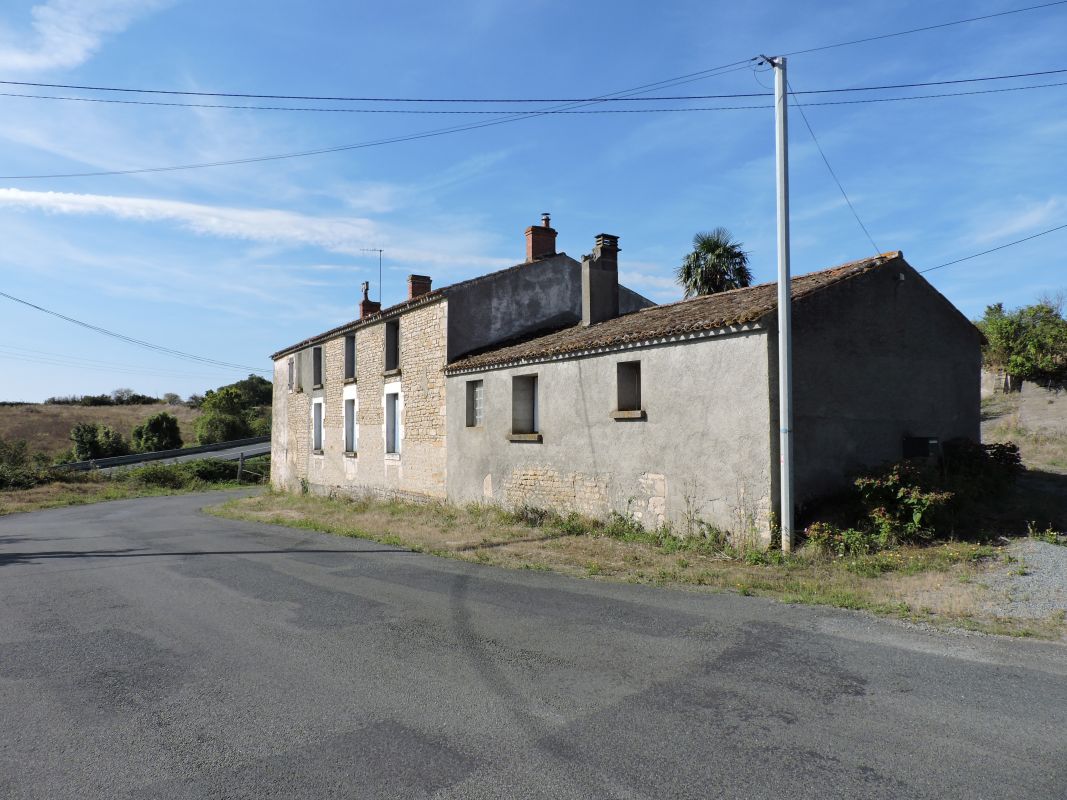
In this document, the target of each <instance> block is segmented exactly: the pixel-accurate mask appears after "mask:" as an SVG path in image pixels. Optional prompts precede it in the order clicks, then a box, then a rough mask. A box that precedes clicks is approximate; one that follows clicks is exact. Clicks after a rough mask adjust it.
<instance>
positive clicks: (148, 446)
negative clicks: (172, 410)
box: [132, 411, 182, 453]
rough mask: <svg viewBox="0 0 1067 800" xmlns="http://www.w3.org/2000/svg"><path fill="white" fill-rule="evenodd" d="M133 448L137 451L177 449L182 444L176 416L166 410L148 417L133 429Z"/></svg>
mask: <svg viewBox="0 0 1067 800" xmlns="http://www.w3.org/2000/svg"><path fill="white" fill-rule="evenodd" d="M132 441H133V449H134V450H136V451H137V452H138V453H154V452H156V451H157V450H177V449H178V448H179V447H181V446H182V436H181V431H180V430H179V428H178V418H177V417H175V416H173V415H172V414H168V413H167V412H166V411H161V412H160V413H158V414H156V415H154V416H151V417H149V418H148V419H146V420H145V421H144V423H142V424H141V425H138V426H137V427H136V428H134V429H133V437H132Z"/></svg>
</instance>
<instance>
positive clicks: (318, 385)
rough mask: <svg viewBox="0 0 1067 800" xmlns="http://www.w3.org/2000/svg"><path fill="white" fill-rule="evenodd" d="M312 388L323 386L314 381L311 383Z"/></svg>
mask: <svg viewBox="0 0 1067 800" xmlns="http://www.w3.org/2000/svg"><path fill="white" fill-rule="evenodd" d="M311 388H312V389H321V388H322V384H321V383H313V384H311Z"/></svg>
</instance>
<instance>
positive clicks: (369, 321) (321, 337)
mask: <svg viewBox="0 0 1067 800" xmlns="http://www.w3.org/2000/svg"><path fill="white" fill-rule="evenodd" d="M557 258H563V259H567V260H569V261H573V260H574V259H572V258H571V257H570V256H568V255H567V254H566V253H556V254H555V255H552V256H546V257H545V258H542V259H538V261H537V262H536V263H538V264H540V263H543V262H550V261H553V260H554V259H557ZM529 266H530V264H529V262H525V261H524V262H523V263H521V264H515V265H513V266H510V267H505V268H504V269H500V270H497V271H496V272H490V273H487V274H485V275H478V276H476V277H474V278H468V279H467V280H463V281H458V282H457V283H452V284H449V285H448V286H442V287H440V288H438V289H434V290H433V291H430V292H427V293H426V294H422V295H419V296H418V297H415V298H413V299H411V300H404V301H403V302H400V303H396V304H395V305H391V306H389V307H387V308H383V309H382V310H381V311H378V312H376V313H374V314H368V315H367V316H366V317H363V318H362V319H354V320H352V321H351V322H346V323H345V324H344V325H338V326H337V327H336V328H331V329H330V330H328V331H324V332H323V333H318V334H316V335H314V336H311V337H308V338H307V339H304V340H303V341H301V342H297V343H296V344H292V345H289V346H288V347H283V348H282V349H281V350H279V351H278V352H277V353H274V354H273V355H271V360H272V361H274V360H277V359H279V358H281V357H282V356H284V355H288V354H289V353H295V352H296V351H297V350H303V349H304V348H305V347H310V346H311V345H313V344H319V343H321V342H324V341H326V340H327V339H332V338H333V337H335V336H340V335H341V334H344V333H351V332H352V331H354V330H356V329H357V328H362V327H364V326H365V325H373V324H374V323H375V322H381V321H382V320H383V319H385V318H387V317H392V316H395V315H396V314H401V313H403V312H404V311H407V310H409V309H412V308H416V307H417V306H421V305H425V304H426V303H432V302H434V301H436V300H440V299H441V298H442V297H444V296H445V295H447V294H448V293H449V292H451V291H453V290H454V289H457V288H459V287H461V286H469V285H470V284H472V283H477V282H479V281H484V280H486V279H488V278H492V277H494V276H497V275H500V274H502V273H505V272H511V271H513V270H518V269H526V268H529Z"/></svg>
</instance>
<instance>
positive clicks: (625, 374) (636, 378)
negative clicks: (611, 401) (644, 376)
mask: <svg viewBox="0 0 1067 800" xmlns="http://www.w3.org/2000/svg"><path fill="white" fill-rule="evenodd" d="M616 375H617V377H618V398H617V400H618V410H619V411H640V410H641V362H640V361H620V362H619V363H618V364H617V365H616Z"/></svg>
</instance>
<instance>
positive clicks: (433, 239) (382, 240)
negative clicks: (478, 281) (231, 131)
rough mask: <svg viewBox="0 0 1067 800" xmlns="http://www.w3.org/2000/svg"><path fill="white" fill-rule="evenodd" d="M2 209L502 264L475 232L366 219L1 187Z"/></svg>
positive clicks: (422, 259)
mask: <svg viewBox="0 0 1067 800" xmlns="http://www.w3.org/2000/svg"><path fill="white" fill-rule="evenodd" d="M0 206H6V207H9V208H21V209H28V210H36V211H43V212H46V213H51V214H69V215H79V216H87V215H102V216H107V217H112V218H114V219H120V220H131V221H135V222H146V223H148V222H169V223H175V224H177V225H179V226H181V227H182V228H185V229H186V230H189V231H192V232H193V233H196V234H199V235H206V236H214V237H219V238H226V239H240V240H244V241H250V242H260V243H268V244H280V245H289V246H311V247H319V248H322V249H324V250H327V251H330V252H333V253H340V254H344V255H351V256H358V257H362V256H363V255H365V254H364V253H363V252H362V248H365V247H383V248H388V253H389V257H390V259H391V260H395V261H402V262H413V263H421V264H440V265H446V266H449V267H457V266H460V267H499V266H505V265H506V264H507V263H509V262H508V260H507V259H501V258H494V257H491V256H486V255H480V254H479V251H480V250H481V248H482V247H483V246H484V243H483V242H482V241H481V236H480V234H479V233H478V232H477V231H464V230H452V229H447V228H446V229H443V230H441V231H440V232H436V233H435V231H433V230H431V229H418V230H407V229H400V228H397V227H395V226H388V225H382V224H380V223H378V222H376V221H374V220H370V219H367V218H364V217H355V216H353V217H335V216H322V217H317V216H310V215H306V214H299V213H296V212H292V211H284V210H279V209H271V208H236V207H228V206H216V205H207V204H202V203H191V202H185V201H181V200H164V199H158V198H150V197H122V196H115V195H100V194H78V193H73V192H40V191H29V190H23V189H14V188H8V189H0Z"/></svg>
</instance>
